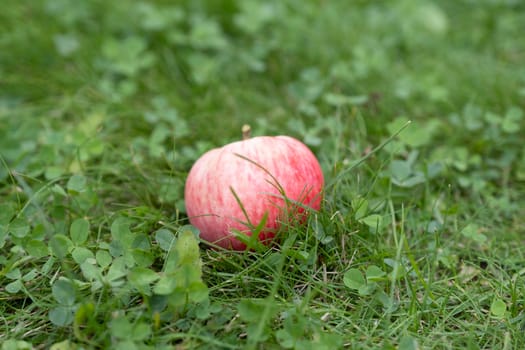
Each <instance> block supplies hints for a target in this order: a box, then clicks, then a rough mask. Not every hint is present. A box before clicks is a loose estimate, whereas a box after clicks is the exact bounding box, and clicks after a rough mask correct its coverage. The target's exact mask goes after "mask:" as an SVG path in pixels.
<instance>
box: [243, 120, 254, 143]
mask: <svg viewBox="0 0 525 350" xmlns="http://www.w3.org/2000/svg"><path fill="white" fill-rule="evenodd" d="M241 131H242V139H243V140H248V139H249V138H250V137H251V134H252V128H251V126H249V125H248V124H244V125H243V126H242V129H241Z"/></svg>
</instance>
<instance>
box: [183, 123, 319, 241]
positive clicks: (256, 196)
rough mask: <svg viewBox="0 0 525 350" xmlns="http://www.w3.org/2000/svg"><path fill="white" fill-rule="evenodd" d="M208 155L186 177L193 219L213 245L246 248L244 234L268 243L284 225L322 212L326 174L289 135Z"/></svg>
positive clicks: (245, 130)
mask: <svg viewBox="0 0 525 350" xmlns="http://www.w3.org/2000/svg"><path fill="white" fill-rule="evenodd" d="M243 135H244V140H242V141H237V142H233V143H230V144H228V145H225V146H224V147H221V148H216V149H213V150H210V151H208V152H207V153H205V154H204V155H202V156H201V157H200V158H199V159H198V160H197V161H196V162H195V164H194V165H193V167H192V168H191V170H190V173H189V174H188V178H187V180H186V186H185V190H184V199H185V203H186V212H187V214H188V217H189V220H190V223H191V224H192V225H193V226H195V227H197V228H198V229H199V230H200V232H201V235H200V236H201V238H202V239H204V240H206V241H208V242H210V243H212V244H213V245H216V246H219V247H223V248H226V249H233V250H244V249H246V244H245V243H243V241H242V240H239V239H238V235H246V236H251V235H252V234H253V233H254V232H255V233H257V234H258V239H259V240H260V241H261V242H263V243H264V244H268V243H269V242H271V240H272V239H273V238H274V236H275V234H276V233H277V232H278V231H279V229H280V228H281V227H282V225H287V224H293V223H298V222H304V220H305V219H306V215H308V213H309V212H310V211H311V210H312V209H313V210H319V208H320V205H321V199H322V190H323V186H324V178H323V173H322V170H321V166H320V165H319V162H318V160H317V158H316V157H315V156H314V154H313V153H312V152H311V151H310V149H308V147H307V146H306V145H304V144H303V143H302V142H300V141H298V140H296V139H294V138H292V137H289V136H259V137H254V138H249V127H248V126H244V127H243Z"/></svg>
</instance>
